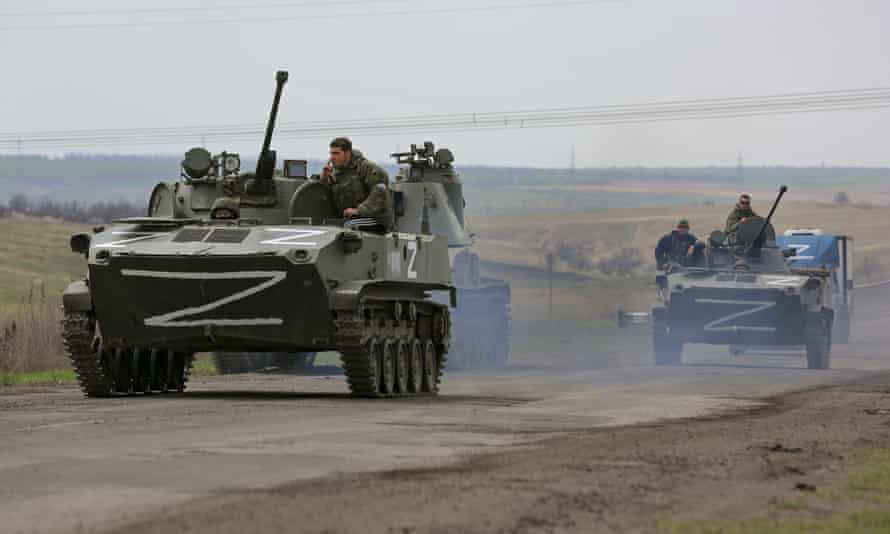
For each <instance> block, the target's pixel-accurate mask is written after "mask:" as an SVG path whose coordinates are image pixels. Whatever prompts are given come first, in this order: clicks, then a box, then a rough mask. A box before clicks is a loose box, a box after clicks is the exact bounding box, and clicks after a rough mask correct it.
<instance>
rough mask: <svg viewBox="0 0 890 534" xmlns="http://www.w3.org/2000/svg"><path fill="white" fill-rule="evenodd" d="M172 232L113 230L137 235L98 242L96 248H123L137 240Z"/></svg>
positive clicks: (118, 233) (112, 233)
mask: <svg viewBox="0 0 890 534" xmlns="http://www.w3.org/2000/svg"><path fill="white" fill-rule="evenodd" d="M169 234H170V232H111V235H135V236H137V237H131V238H129V239H120V240H117V241H109V242H108V243H96V248H121V247H123V246H124V245H128V244H130V243H135V242H137V241H145V240H146V239H152V238H154V237H158V236H162V235H169Z"/></svg>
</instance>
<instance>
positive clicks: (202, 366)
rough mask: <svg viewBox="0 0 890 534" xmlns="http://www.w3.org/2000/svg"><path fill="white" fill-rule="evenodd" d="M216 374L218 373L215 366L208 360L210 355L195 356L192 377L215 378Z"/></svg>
mask: <svg viewBox="0 0 890 534" xmlns="http://www.w3.org/2000/svg"><path fill="white" fill-rule="evenodd" d="M218 374H219V371H217V370H216V365H215V364H214V363H213V360H212V359H211V358H210V354H207V353H201V354H197V355H195V360H194V362H193V363H192V376H215V375H218Z"/></svg>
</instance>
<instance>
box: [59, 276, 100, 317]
mask: <svg viewBox="0 0 890 534" xmlns="http://www.w3.org/2000/svg"><path fill="white" fill-rule="evenodd" d="M62 307H63V308H64V309H65V311H66V312H88V311H90V310H92V309H93V297H92V295H91V294H90V286H89V285H87V281H86V280H78V281H77V282H72V283H70V284H69V285H68V287H66V288H65V292H64V293H62Z"/></svg>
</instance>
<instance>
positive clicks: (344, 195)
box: [321, 150, 391, 227]
mask: <svg viewBox="0 0 890 534" xmlns="http://www.w3.org/2000/svg"><path fill="white" fill-rule="evenodd" d="M321 181H322V183H324V184H327V185H329V186H330V187H331V190H332V191H333V197H334V205H335V206H336V208H337V213H338V215H340V214H342V213H343V210H345V209H346V208H356V209H358V213H359V216H361V217H373V218H375V219H377V220H378V221H379V222H380V223H381V224H383V225H384V226H387V227H388V226H389V225H390V218H391V217H390V213H389V212H390V200H389V176H387V174H386V171H384V170H383V169H381V168H380V167H379V166H378V165H377V164H375V163H373V162H371V161H368V160H367V159H365V157H364V156H363V155H362V153H361V152H359V151H358V150H353V151H352V159H351V160H350V161H349V163H347V164H346V165H345V166H343V167H340V168H334V169H332V170H331V173H330V175H328V176H324V177H322V178H321Z"/></svg>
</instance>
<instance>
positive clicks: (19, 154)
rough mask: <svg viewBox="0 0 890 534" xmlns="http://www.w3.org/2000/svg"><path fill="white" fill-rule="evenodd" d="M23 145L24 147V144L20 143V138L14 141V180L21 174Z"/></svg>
mask: <svg viewBox="0 0 890 534" xmlns="http://www.w3.org/2000/svg"><path fill="white" fill-rule="evenodd" d="M23 145H24V143H22V138H21V137H19V138H18V139H16V141H15V152H16V154H15V174H16V178H21V177H22V172H23V169H22V146H23Z"/></svg>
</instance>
